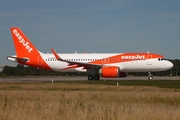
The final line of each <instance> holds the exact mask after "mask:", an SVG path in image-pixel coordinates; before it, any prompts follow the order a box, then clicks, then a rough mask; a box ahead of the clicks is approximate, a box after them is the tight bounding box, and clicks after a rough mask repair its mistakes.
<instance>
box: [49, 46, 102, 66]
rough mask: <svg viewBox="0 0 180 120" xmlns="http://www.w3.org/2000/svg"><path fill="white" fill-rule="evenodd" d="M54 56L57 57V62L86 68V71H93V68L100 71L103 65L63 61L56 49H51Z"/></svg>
mask: <svg viewBox="0 0 180 120" xmlns="http://www.w3.org/2000/svg"><path fill="white" fill-rule="evenodd" d="M51 50H52V52H53V54H54V56H55V57H56V59H57V60H59V61H62V62H67V63H69V66H70V65H77V67H84V69H91V68H97V69H100V68H102V65H101V64H93V63H82V62H76V61H67V60H64V59H62V58H61V57H60V56H59V55H58V54H57V53H56V51H55V50H54V49H51Z"/></svg>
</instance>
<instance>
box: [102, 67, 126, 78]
mask: <svg viewBox="0 0 180 120" xmlns="http://www.w3.org/2000/svg"><path fill="white" fill-rule="evenodd" d="M99 73H100V74H101V76H102V77H105V78H118V77H126V76H127V74H126V73H125V72H120V68H119V67H117V66H109V67H103V68H102V69H101V70H100V71H99Z"/></svg>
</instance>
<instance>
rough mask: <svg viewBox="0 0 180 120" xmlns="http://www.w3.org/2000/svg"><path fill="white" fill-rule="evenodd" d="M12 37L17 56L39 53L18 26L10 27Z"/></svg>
mask: <svg viewBox="0 0 180 120" xmlns="http://www.w3.org/2000/svg"><path fill="white" fill-rule="evenodd" d="M11 33H12V38H13V41H14V46H15V49H16V54H17V57H20V58H22V57H28V58H29V57H30V56H33V55H37V54H39V52H38V50H37V49H36V48H35V46H34V45H33V44H32V43H31V41H30V40H29V39H28V38H27V37H26V36H25V34H24V33H23V32H22V31H21V29H20V28H11Z"/></svg>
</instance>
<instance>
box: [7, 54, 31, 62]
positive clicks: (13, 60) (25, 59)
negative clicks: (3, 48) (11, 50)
mask: <svg viewBox="0 0 180 120" xmlns="http://www.w3.org/2000/svg"><path fill="white" fill-rule="evenodd" d="M7 60H9V61H12V62H17V61H21V62H24V63H26V62H28V61H29V58H18V57H17V56H16V55H14V56H7Z"/></svg>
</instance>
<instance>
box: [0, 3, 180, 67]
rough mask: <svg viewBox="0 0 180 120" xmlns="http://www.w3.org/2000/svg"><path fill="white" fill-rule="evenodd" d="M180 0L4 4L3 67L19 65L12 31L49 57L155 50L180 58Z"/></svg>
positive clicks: (0, 20)
mask: <svg viewBox="0 0 180 120" xmlns="http://www.w3.org/2000/svg"><path fill="white" fill-rule="evenodd" d="M179 5H180V1H179V0H1V1H0V64H13V62H9V61H7V60H6V56H7V55H15V54H16V53H15V49H14V44H13V41H12V36H11V33H10V27H19V28H21V30H22V31H23V32H24V33H25V34H26V36H27V37H28V38H29V39H30V40H31V42H32V43H33V44H34V45H35V46H36V48H37V49H38V50H39V51H41V52H44V53H51V48H54V49H55V50H56V51H57V52H58V53H74V52H75V51H76V52H77V53H83V52H87V53H123V52H147V51H149V52H151V53H158V54H161V55H163V56H164V57H165V58H167V59H180V47H179V46H180V39H179V38H180V7H179Z"/></svg>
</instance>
